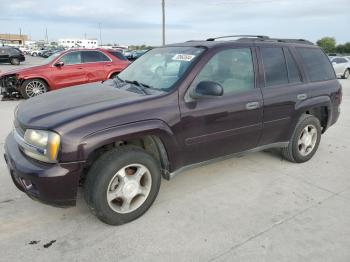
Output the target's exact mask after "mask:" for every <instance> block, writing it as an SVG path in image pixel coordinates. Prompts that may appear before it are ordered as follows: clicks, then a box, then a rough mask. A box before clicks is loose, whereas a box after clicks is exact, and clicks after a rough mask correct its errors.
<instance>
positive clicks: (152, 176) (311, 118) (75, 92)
mask: <svg viewBox="0 0 350 262" xmlns="http://www.w3.org/2000/svg"><path fill="white" fill-rule="evenodd" d="M341 99H342V91H341V85H340V84H339V82H338V80H337V79H336V76H335V73H334V70H333V68H332V65H331V64H330V61H329V60H328V58H327V56H326V55H325V54H324V53H323V51H322V50H321V49H320V48H318V47H317V46H314V45H313V44H312V43H310V42H308V41H305V40H292V39H272V38H268V37H265V36H256V37H240V38H237V39H236V40H232V41H217V39H208V40H206V41H189V42H186V43H179V44H173V45H168V46H166V47H162V48H155V49H153V50H151V51H149V52H147V53H146V54H144V55H143V56H142V57H140V58H139V59H138V60H136V61H135V62H134V63H133V64H131V65H130V66H129V67H127V68H126V69H125V70H124V71H123V72H121V73H120V74H119V75H118V76H117V77H116V78H115V79H112V80H107V81H105V82H103V83H94V84H88V85H84V86H77V87H75V88H68V89H65V90H59V91H55V92H50V93H48V94H45V95H41V96H38V97H34V98H31V99H29V100H28V101H25V102H23V103H21V104H20V105H19V107H18V109H17V111H16V112H15V122H14V125H15V128H14V130H13V132H12V133H11V134H10V135H9V136H8V137H7V139H6V144H5V159H6V162H7V165H8V167H9V170H10V173H11V176H12V178H13V181H14V183H15V185H16V186H17V187H18V188H19V189H20V190H22V191H24V192H25V193H26V194H28V195H29V196H30V197H32V198H34V199H39V200H40V201H42V202H45V203H49V204H51V205H56V206H67V205H74V204H75V201H76V195H77V189H78V186H79V185H81V186H83V187H84V194H85V199H86V202H87V204H88V205H89V207H90V208H91V210H92V211H93V213H94V214H96V216H97V217H98V218H99V219H101V220H102V221H104V222H106V223H108V224H113V225H117V224H123V223H126V222H129V221H131V220H133V219H136V218H137V217H139V216H141V215H142V214H143V213H145V212H146V210H147V209H148V208H149V207H150V206H151V205H152V203H153V201H154V200H155V198H156V196H157V194H158V190H159V187H160V182H161V178H162V177H164V178H165V179H170V178H171V177H173V176H174V175H175V174H177V173H178V172H180V171H182V170H183V169H184V168H187V167H191V166H195V165H198V164H203V163H208V162H210V161H212V160H213V159H220V158H222V157H227V156H231V155H236V154H237V153H239V154H241V153H242V152H252V151H257V150H262V149H267V148H281V152H282V154H283V156H284V157H285V158H286V159H288V160H290V161H292V162H296V163H302V162H305V161H307V160H309V159H310V158H311V157H312V156H313V155H314V154H315V152H316V150H317V148H318V145H319V143H320V139H321V134H322V133H324V132H325V131H326V130H327V128H329V127H330V126H331V125H332V124H334V123H335V122H336V121H337V119H338V116H339V111H340V110H339V106H340V103H341Z"/></svg>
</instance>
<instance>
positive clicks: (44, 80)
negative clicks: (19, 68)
mask: <svg viewBox="0 0 350 262" xmlns="http://www.w3.org/2000/svg"><path fill="white" fill-rule="evenodd" d="M19 78H20V86H22V84H23V83H24V81H27V80H34V79H39V80H41V81H43V82H44V83H45V84H46V85H47V89H48V91H50V87H51V85H50V82H49V81H48V79H47V78H45V77H43V76H24V77H19ZM20 86H19V87H20Z"/></svg>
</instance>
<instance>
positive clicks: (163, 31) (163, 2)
mask: <svg viewBox="0 0 350 262" xmlns="http://www.w3.org/2000/svg"><path fill="white" fill-rule="evenodd" d="M162 45H163V46H165V0H162Z"/></svg>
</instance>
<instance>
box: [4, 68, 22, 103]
mask: <svg viewBox="0 0 350 262" xmlns="http://www.w3.org/2000/svg"><path fill="white" fill-rule="evenodd" d="M19 85H20V81H19V80H18V79H17V77H16V75H15V74H11V75H4V76H0V90H1V95H3V97H4V98H6V97H10V98H20V93H19V91H18V86H19Z"/></svg>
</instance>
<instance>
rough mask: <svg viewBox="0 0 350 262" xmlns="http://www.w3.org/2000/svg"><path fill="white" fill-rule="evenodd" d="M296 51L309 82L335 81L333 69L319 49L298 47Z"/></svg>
mask: <svg viewBox="0 0 350 262" xmlns="http://www.w3.org/2000/svg"><path fill="white" fill-rule="evenodd" d="M297 51H298V52H299V54H300V57H301V59H302V61H303V64H304V68H305V71H306V74H307V75H308V76H309V79H310V81H311V82H317V81H326V80H330V79H335V74H334V69H333V67H332V65H331V63H330V61H329V59H328V58H327V56H326V55H325V54H324V53H323V52H322V50H321V49H319V48H303V47H298V48H297Z"/></svg>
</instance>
